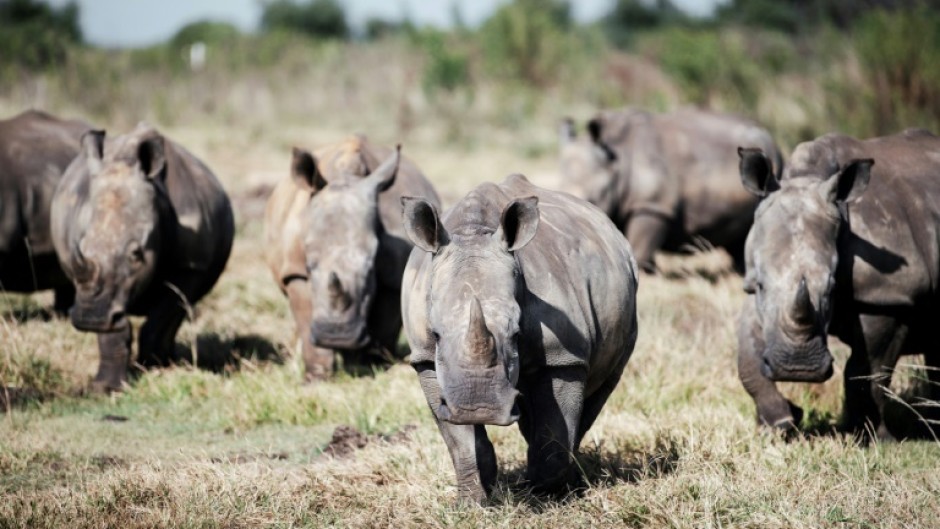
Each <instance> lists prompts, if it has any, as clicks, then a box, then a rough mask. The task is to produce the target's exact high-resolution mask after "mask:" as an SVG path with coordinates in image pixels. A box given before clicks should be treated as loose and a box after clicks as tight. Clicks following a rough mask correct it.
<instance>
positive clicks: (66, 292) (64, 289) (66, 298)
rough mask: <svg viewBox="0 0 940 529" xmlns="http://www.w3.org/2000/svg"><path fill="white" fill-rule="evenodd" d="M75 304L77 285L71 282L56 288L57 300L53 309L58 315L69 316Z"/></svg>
mask: <svg viewBox="0 0 940 529" xmlns="http://www.w3.org/2000/svg"><path fill="white" fill-rule="evenodd" d="M74 304H75V287H74V286H73V285H72V284H71V283H69V284H68V285H63V286H60V287H58V288H56V289H55V301H54V302H53V305H52V309H53V310H54V311H55V313H56V314H57V315H58V316H61V317H65V316H68V313H69V309H71V308H72V305H74Z"/></svg>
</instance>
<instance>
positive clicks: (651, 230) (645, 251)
mask: <svg viewBox="0 0 940 529" xmlns="http://www.w3.org/2000/svg"><path fill="white" fill-rule="evenodd" d="M669 228H670V220H669V219H668V218H667V217H665V216H663V215H660V214H656V213H644V212H639V213H634V214H633V216H632V217H631V218H630V220H629V222H628V223H627V226H626V230H625V232H626V233H625V235H626V236H627V241H629V242H630V246H631V247H632V248H633V255H634V257H636V262H637V265H638V266H639V267H640V269H642V270H643V271H644V272H648V273H655V272H656V262H655V260H654V257H655V255H656V252H657V251H658V250H659V249H660V248H662V246H663V244H664V243H665V242H666V237H667V236H668V235H669Z"/></svg>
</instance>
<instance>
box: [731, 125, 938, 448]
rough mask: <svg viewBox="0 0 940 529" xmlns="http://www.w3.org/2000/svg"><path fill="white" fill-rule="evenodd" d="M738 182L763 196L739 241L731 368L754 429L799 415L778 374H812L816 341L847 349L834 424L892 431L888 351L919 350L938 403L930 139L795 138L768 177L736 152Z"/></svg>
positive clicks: (819, 346) (827, 367)
mask: <svg viewBox="0 0 940 529" xmlns="http://www.w3.org/2000/svg"><path fill="white" fill-rule="evenodd" d="M740 157H741V162H740V174H741V179H742V181H743V183H744V187H745V188H746V189H748V190H749V191H750V192H752V193H754V194H755V195H757V196H760V197H766V198H764V200H763V202H762V203H761V205H760V207H759V208H758V209H757V214H756V217H755V220H754V226H753V228H752V229H751V232H750V234H749V235H748V239H747V252H746V260H747V273H746V275H745V278H744V284H745V290H746V291H747V292H748V294H749V295H748V297H747V300H746V302H745V304H744V307H743V308H742V310H741V313H740V316H739V318H738V369H739V375H740V378H741V382H742V383H743V384H744V387H745V389H746V390H747V392H748V393H749V394H750V395H751V397H752V398H753V399H754V401H755V402H756V404H757V414H758V419H759V421H760V422H761V423H764V424H768V425H772V426H775V427H779V428H782V429H786V430H791V429H794V428H795V427H796V426H797V425H798V424H799V421H800V417H801V414H802V410H800V409H799V408H798V407H796V406H795V405H793V404H792V403H790V402H788V401H787V400H786V399H785V398H784V397H783V396H782V395H781V394H780V392H779V391H778V390H777V387H776V385H775V382H776V381H795V382H822V381H824V380H826V379H828V378H829V377H830V376H831V375H832V372H833V366H832V362H833V360H832V356H831V355H830V353H829V348H828V345H827V335H833V336H836V337H838V338H839V339H841V340H842V341H843V342H845V343H846V344H848V345H849V346H850V347H851V348H852V354H851V356H850V358H849V360H848V363H847V364H846V366H845V382H844V383H845V404H844V410H843V427H844V428H846V429H848V430H850V431H855V432H861V431H864V430H868V431H871V432H874V433H876V434H877V435H878V436H879V437H882V438H886V437H890V436H891V432H890V431H889V430H888V428H887V425H886V423H885V421H884V409H885V402H886V401H887V398H888V397H887V395H886V391H887V388H888V386H889V384H890V382H891V373H892V370H893V369H894V366H895V364H896V363H897V360H898V357H899V355H903V354H909V353H923V354H924V357H925V360H926V363H927V364H928V366H930V367H932V368H933V369H932V370H930V371H929V372H928V375H929V377H930V380H931V382H932V384H931V389H932V392H933V399H934V400H940V351H938V350H937V348H936V336H935V335H934V333H933V332H934V325H936V321H937V317H938V316H940V313H938V306H940V305H938V302H940V292H938V281H937V278H938V277H940V237H938V235H937V234H938V233H940V138H938V137H937V136H934V135H933V134H930V133H929V132H926V131H922V130H908V131H905V132H903V133H900V134H896V135H894V136H886V137H881V138H873V139H869V140H864V141H860V140H857V139H854V138H850V137H848V136H842V135H838V134H829V135H826V136H823V137H821V138H818V139H816V140H814V141H811V142H806V143H801V144H800V145H798V146H797V147H796V149H795V150H794V152H793V157H792V159H791V163H790V166H789V167H788V168H787V170H786V171H785V173H784V175H783V178H782V179H781V180H779V181H778V180H777V179H776V178H775V177H774V175H773V174H772V172H771V170H770V162H769V161H768V160H767V158H766V155H765V154H764V153H762V152H761V151H759V150H755V149H742V150H741V151H740Z"/></svg>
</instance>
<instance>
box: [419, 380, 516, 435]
mask: <svg viewBox="0 0 940 529" xmlns="http://www.w3.org/2000/svg"><path fill="white" fill-rule="evenodd" d="M518 396H519V392H518V391H517V390H515V389H513V388H507V389H506V390H503V391H499V392H498V393H497V394H490V395H487V396H485V397H484V398H482V399H475V400H474V401H471V402H461V401H460V400H458V399H448V398H447V397H446V396H444V395H442V396H441V404H440V406H438V408H437V410H435V413H436V414H437V418H438V419H440V420H442V421H445V422H449V423H451V424H490V425H493V426H509V425H510V424H512V423H514V422H516V421H517V420H519V406H518V404H517V403H516V397H518Z"/></svg>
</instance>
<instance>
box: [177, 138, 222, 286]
mask: <svg viewBox="0 0 940 529" xmlns="http://www.w3.org/2000/svg"><path fill="white" fill-rule="evenodd" d="M166 145H167V176H166V189H167V194H168V196H169V198H170V203H171V204H172V205H173V211H174V212H175V214H176V221H177V225H176V226H175V229H176V252H177V253H176V260H175V261H176V262H175V263H174V264H175V267H176V268H180V269H183V270H184V271H185V270H195V271H199V272H207V273H208V274H209V275H213V276H215V277H213V279H212V282H213V283H214V282H215V278H216V277H218V275H219V274H220V273H221V272H222V268H224V267H225V263H226V261H227V260H228V256H229V253H230V252H231V249H232V241H233V239H234V236H235V221H234V217H233V214H232V206H231V203H230V202H229V198H228V195H227V194H226V193H225V190H224V189H223V188H222V184H221V183H220V182H219V180H218V179H217V178H216V177H215V175H214V174H213V173H212V171H211V170H210V169H209V168H208V167H206V165H205V164H204V163H202V162H201V161H200V160H199V159H198V158H196V157H195V156H193V155H192V154H191V153H190V152H189V151H187V150H186V149H185V148H184V147H182V146H180V145H179V144H177V143H175V142H172V141H169V140H167V143H166ZM183 273H185V272H183ZM209 287H211V285H209V286H207V287H206V291H208V288H209Z"/></svg>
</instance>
